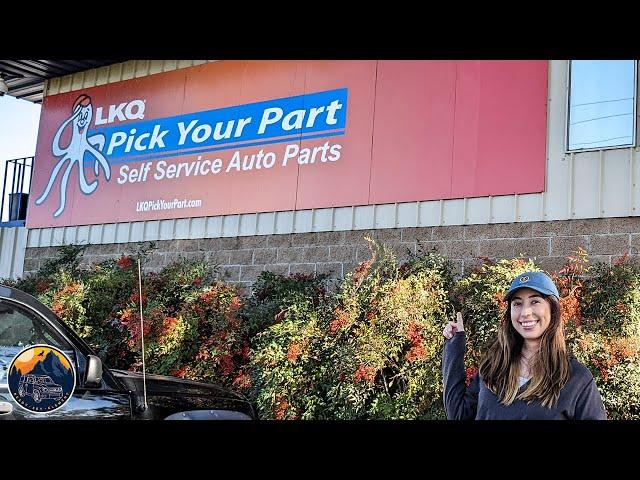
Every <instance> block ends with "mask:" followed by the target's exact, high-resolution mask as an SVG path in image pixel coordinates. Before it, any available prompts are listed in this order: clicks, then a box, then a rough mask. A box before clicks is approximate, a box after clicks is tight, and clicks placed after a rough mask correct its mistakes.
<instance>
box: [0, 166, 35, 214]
mask: <svg viewBox="0 0 640 480" xmlns="http://www.w3.org/2000/svg"><path fill="white" fill-rule="evenodd" d="M3 166H4V168H2V167H1V166H0V174H1V175H0V180H1V181H2V196H0V227H22V226H24V222H25V220H26V218H27V205H28V203H29V189H30V187H31V169H32V167H33V157H24V158H14V159H13V160H5V161H4V165H3Z"/></svg>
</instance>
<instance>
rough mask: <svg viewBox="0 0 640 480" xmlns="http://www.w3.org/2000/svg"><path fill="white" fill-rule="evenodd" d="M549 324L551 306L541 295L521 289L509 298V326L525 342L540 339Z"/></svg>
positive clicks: (527, 289) (530, 290)
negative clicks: (510, 325)
mask: <svg viewBox="0 0 640 480" xmlns="http://www.w3.org/2000/svg"><path fill="white" fill-rule="evenodd" d="M549 323H551V305H549V302H547V301H546V300H545V299H544V297H543V296H542V294H541V293H539V292H536V291H535V290H532V289H530V288H521V289H520V290H516V292H515V293H514V294H513V296H512V297H511V324H512V325H513V328H515V329H516V331H517V332H518V333H519V334H520V335H522V337H523V338H524V339H525V340H527V339H528V340H535V339H538V338H540V336H541V335H542V334H543V333H544V331H545V330H546V329H547V328H548V327H549Z"/></svg>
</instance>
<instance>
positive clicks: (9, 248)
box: [0, 227, 27, 278]
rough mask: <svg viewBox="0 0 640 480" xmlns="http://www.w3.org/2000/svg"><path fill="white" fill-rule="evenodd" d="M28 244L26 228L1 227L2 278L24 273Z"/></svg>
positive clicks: (16, 276) (0, 262) (0, 269)
mask: <svg viewBox="0 0 640 480" xmlns="http://www.w3.org/2000/svg"><path fill="white" fill-rule="evenodd" d="M26 246H27V229H26V228H24V227H21V228H0V278H18V277H20V276H21V275H22V271H23V270H22V267H23V265H24V251H25V248H26Z"/></svg>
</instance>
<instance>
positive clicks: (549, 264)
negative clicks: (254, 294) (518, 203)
mask: <svg viewBox="0 0 640 480" xmlns="http://www.w3.org/2000/svg"><path fill="white" fill-rule="evenodd" d="M365 235H369V236H371V237H373V238H376V239H378V240H379V241H381V242H383V243H385V244H387V245H389V246H390V247H391V248H392V249H393V250H394V251H395V252H396V254H397V255H398V258H399V260H401V261H402V260H405V259H406V258H407V257H408V252H413V253H415V252H416V251H417V249H418V248H420V246H421V247H422V248H425V249H431V248H432V247H435V248H436V249H437V250H438V251H439V252H440V253H442V254H443V255H445V256H446V257H448V258H450V259H451V260H453V263H454V268H455V273H456V274H457V275H462V274H464V273H465V272H468V271H469V270H470V269H472V268H473V267H475V266H477V265H478V264H480V263H481V262H482V260H481V257H490V258H493V259H500V258H512V257H515V256H519V255H523V256H525V257H535V258H536V259H537V260H538V264H539V265H540V266H541V267H542V268H544V269H545V270H548V271H553V270H556V269H558V268H560V267H561V266H562V265H563V264H564V262H565V260H566V257H567V256H568V255H570V254H572V253H573V252H574V251H575V250H576V248H577V247H579V246H581V247H583V248H584V249H585V250H587V252H589V254H590V258H591V261H592V262H595V261H604V262H606V263H610V262H611V261H615V259H616V258H618V257H619V256H621V255H623V254H625V253H627V252H628V253H629V254H631V256H632V257H634V256H635V257H637V256H640V217H628V218H599V219H587V220H563V221H553V222H525V223H503V224H486V225H484V224H483V225H464V226H462V225H455V226H439V227H413V228H390V229H380V230H351V231H337V232H336V231H333V232H312V233H298V234H283V235H259V236H243V237H223V238H204V239H195V240H162V241H157V242H155V243H156V246H157V249H156V250H155V251H154V252H153V253H152V254H151V256H150V261H149V263H148V264H147V265H146V268H147V269H150V270H158V269H160V268H161V267H163V266H165V265H167V264H169V263H171V262H172V261H174V260H177V259H178V258H180V257H184V258H190V259H193V258H197V259H203V260H207V261H210V262H212V263H215V264H217V265H219V266H220V271H219V277H220V278H221V279H223V280H225V281H228V282H232V283H236V284H239V285H241V286H243V287H249V286H250V285H251V284H252V283H253V282H254V281H255V279H256V278H257V277H258V275H259V274H260V272H262V271H263V270H270V271H272V272H277V273H282V274H292V273H296V272H302V273H314V272H315V273H328V274H330V277H332V278H341V277H343V276H344V275H345V274H346V273H347V272H348V271H350V270H352V269H353V268H354V267H356V266H357V265H358V263H360V262H362V261H363V260H366V259H368V258H370V251H369V248H368V243H367V242H366V241H365V240H364V237H365ZM137 248H138V244H136V243H121V244H115V243H114V244H104V245H90V246H89V247H88V248H87V250H86V251H85V255H84V262H85V263H86V262H100V261H102V260H105V259H107V258H112V257H118V256H120V255H123V254H129V253H133V252H135V251H136V249H137ZM55 252H56V248H55V247H44V248H27V250H26V254H25V262H24V270H25V273H28V272H33V271H35V270H37V269H38V267H39V266H40V265H42V263H43V262H44V261H46V260H47V259H49V258H53V257H54V256H55Z"/></svg>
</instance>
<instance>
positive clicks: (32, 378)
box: [7, 345, 76, 413]
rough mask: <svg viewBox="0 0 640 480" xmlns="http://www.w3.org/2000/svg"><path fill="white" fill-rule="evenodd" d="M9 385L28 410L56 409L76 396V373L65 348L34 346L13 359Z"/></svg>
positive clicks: (8, 376) (44, 410) (10, 391)
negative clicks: (64, 350)
mask: <svg viewBox="0 0 640 480" xmlns="http://www.w3.org/2000/svg"><path fill="white" fill-rule="evenodd" d="M7 385H8V386H9V393H10V394H11V396H12V397H13V399H14V400H15V402H16V403H17V404H18V405H20V406H21V407H23V408H24V409H26V410H29V411H30V412H34V413H47V412H53V411H55V410H58V409H59V408H62V406H63V405H64V404H65V403H67V401H68V400H69V399H70V398H71V395H73V391H74V389H75V386H76V372H75V370H74V367H73V362H72V361H71V360H70V359H69V357H68V356H67V355H66V354H65V353H64V352H63V351H62V350H60V349H58V348H56V347H52V346H51V345H31V346H29V347H27V348H25V349H24V350H22V351H21V352H20V353H18V354H17V355H16V357H15V358H14V359H13V361H12V362H11V365H10V366H9V370H8V371H7Z"/></svg>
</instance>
